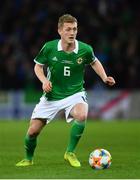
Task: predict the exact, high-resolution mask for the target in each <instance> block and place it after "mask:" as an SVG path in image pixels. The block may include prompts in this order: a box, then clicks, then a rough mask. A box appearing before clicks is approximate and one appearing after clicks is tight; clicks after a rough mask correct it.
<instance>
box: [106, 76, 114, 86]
mask: <svg viewBox="0 0 140 180" xmlns="http://www.w3.org/2000/svg"><path fill="white" fill-rule="evenodd" d="M104 83H106V84H108V85H109V86H113V85H114V84H115V83H116V82H115V80H114V78H113V77H111V76H108V77H107V78H106V79H105V80H104Z"/></svg>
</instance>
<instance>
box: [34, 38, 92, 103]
mask: <svg viewBox="0 0 140 180" xmlns="http://www.w3.org/2000/svg"><path fill="white" fill-rule="evenodd" d="M34 61H35V62H36V63H37V64H41V65H46V66H47V78H48V79H49V80H50V81H51V83H52V91H51V92H49V93H45V96H46V97H47V99H48V100H60V99H63V98H65V97H68V96H70V95H73V94H75V93H77V92H81V91H83V90H84V88H83V84H84V69H85V65H86V64H90V63H91V62H93V61H95V56H94V53H93V49H92V47H91V46H90V45H88V44H85V43H83V42H80V41H77V40H75V49H74V50H73V52H70V53H67V52H65V51H63V50H62V46H61V40H53V41H49V42H47V43H45V45H44V46H43V47H42V49H41V50H40V52H39V54H38V55H37V56H36V58H35V59H34Z"/></svg>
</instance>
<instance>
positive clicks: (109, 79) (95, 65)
mask: <svg viewBox="0 0 140 180" xmlns="http://www.w3.org/2000/svg"><path fill="white" fill-rule="evenodd" d="M91 67H92V68H93V69H94V71H95V72H96V73H97V74H98V76H100V78H101V79H102V80H103V82H104V83H106V84H108V85H110V86H113V85H114V84H115V80H114V78H113V77H111V76H107V74H106V72H105V70H104V68H103V66H102V64H101V62H100V61H99V60H98V59H97V60H96V61H95V62H93V63H91Z"/></svg>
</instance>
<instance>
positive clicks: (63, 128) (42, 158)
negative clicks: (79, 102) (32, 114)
mask: <svg viewBox="0 0 140 180" xmlns="http://www.w3.org/2000/svg"><path fill="white" fill-rule="evenodd" d="M70 126H71V125H70V124H67V123H66V122H64V120H59V121H54V122H52V123H50V124H48V126H46V127H45V128H44V130H43V131H42V133H41V135H40V136H39V138H38V146H37V148H36V151H35V157H34V163H35V164H34V165H33V166H30V167H16V166H15V164H16V163H17V162H18V161H19V160H21V159H22V158H23V157H24V147H23V142H24V135H25V133H26V130H27V127H28V122H27V121H4V120H2V121H0V178H3V179H4V178H6V179H8V178H10V179H38V178H40V179H104V178H107V179H123V178H125V179H136V178H137V179H139V178H140V121H112V122H103V121H92V120H90V121H88V122H87V126H86V129H85V132H84V135H83V137H82V138H81V140H80V142H79V144H78V147H77V149H76V153H77V156H78V158H79V159H80V161H81V164H82V167H81V168H73V167H71V166H69V164H68V163H67V162H65V161H64V159H63V154H64V152H65V148H66V146H67V141H68V138H69V131H70ZM99 147H100V148H104V149H107V150H109V152H110V153H111V155H112V158H113V160H112V165H111V167H110V168H109V169H106V170H94V169H92V168H90V167H89V165H88V156H89V154H90V152H91V151H92V150H94V149H96V148H99Z"/></svg>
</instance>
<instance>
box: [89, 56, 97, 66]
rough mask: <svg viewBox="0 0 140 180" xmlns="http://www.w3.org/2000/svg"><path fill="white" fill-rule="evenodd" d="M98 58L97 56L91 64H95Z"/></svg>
mask: <svg viewBox="0 0 140 180" xmlns="http://www.w3.org/2000/svg"><path fill="white" fill-rule="evenodd" d="M97 60H98V58H97V57H96V56H95V59H94V60H93V61H92V62H91V63H90V64H91V65H92V64H94V63H95V62H96V61H97Z"/></svg>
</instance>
